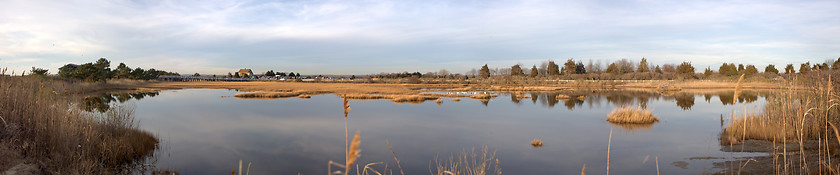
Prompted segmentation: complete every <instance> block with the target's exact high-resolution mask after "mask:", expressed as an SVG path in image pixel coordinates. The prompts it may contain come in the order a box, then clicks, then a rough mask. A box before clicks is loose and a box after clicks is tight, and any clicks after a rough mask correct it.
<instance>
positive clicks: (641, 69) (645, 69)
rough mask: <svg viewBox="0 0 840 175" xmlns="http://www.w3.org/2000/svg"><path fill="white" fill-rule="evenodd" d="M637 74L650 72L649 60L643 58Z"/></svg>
mask: <svg viewBox="0 0 840 175" xmlns="http://www.w3.org/2000/svg"><path fill="white" fill-rule="evenodd" d="M637 68H638V69H636V72H650V68H648V62H647V59H645V58H642V61H640V62H639V66H637Z"/></svg>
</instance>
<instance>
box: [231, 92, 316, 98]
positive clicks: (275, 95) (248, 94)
mask: <svg viewBox="0 0 840 175" xmlns="http://www.w3.org/2000/svg"><path fill="white" fill-rule="evenodd" d="M300 95H301V94H300V93H299V92H243V93H237V94H236V95H233V96H234V97H236V98H288V97H297V96H300Z"/></svg>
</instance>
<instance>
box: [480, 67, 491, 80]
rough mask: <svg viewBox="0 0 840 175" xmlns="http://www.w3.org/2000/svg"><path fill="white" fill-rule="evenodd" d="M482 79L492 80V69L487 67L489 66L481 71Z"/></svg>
mask: <svg viewBox="0 0 840 175" xmlns="http://www.w3.org/2000/svg"><path fill="white" fill-rule="evenodd" d="M479 77H480V78H490V68H489V67H487V64H484V66H481V70H480V71H479Z"/></svg>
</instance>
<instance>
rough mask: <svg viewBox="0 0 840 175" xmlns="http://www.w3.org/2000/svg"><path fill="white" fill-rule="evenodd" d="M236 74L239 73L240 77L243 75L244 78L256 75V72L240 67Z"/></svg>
mask: <svg viewBox="0 0 840 175" xmlns="http://www.w3.org/2000/svg"><path fill="white" fill-rule="evenodd" d="M236 75H239V77H242V78H245V77H254V72H253V71H251V69H239V71H238V72H236Z"/></svg>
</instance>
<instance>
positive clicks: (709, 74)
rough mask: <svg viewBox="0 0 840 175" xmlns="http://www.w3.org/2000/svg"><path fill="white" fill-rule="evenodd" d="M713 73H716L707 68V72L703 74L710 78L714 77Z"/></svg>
mask: <svg viewBox="0 0 840 175" xmlns="http://www.w3.org/2000/svg"><path fill="white" fill-rule="evenodd" d="M712 73H714V72H712V67H706V71H704V72H703V75H705V76H706V77H709V76H712Z"/></svg>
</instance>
